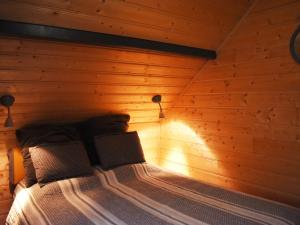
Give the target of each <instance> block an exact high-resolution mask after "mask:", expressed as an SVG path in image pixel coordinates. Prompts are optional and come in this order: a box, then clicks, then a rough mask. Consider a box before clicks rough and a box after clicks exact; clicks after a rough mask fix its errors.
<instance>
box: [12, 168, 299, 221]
mask: <svg viewBox="0 0 300 225" xmlns="http://www.w3.org/2000/svg"><path fill="white" fill-rule="evenodd" d="M7 224H8V225H13V224H32V225H44V224H45V225H50V224H52V225H58V224H61V225H69V224H73V225H79V224H82V225H89V224H118V225H119V224H120V225H122V224H142V225H150V224H193V225H206V224H218V225H220V224H231V225H232V224H239V225H242V224H246V225H247V224H249V225H250V224H270V225H287V224H290V225H292V224H295V225H296V224H300V211H299V210H298V209H296V208H292V207H288V206H285V205H282V204H279V203H275V202H271V201H266V200H263V199H259V198H254V197H253V196H249V195H244V194H241V193H236V192H230V191H227V190H224V189H220V188H216V187H212V186H209V185H207V184H203V183H200V182H198V181H195V180H192V179H189V178H186V177H183V176H179V175H177V174H173V173H170V172H166V171H165V170H161V169H160V168H157V167H155V166H152V165H149V164H147V163H143V164H134V165H126V166H121V167H118V168H116V169H113V170H109V171H105V172H104V171H102V170H101V169H100V168H95V175H94V176H89V177H81V178H73V179H67V180H63V181H56V182H52V183H49V184H47V185H46V186H44V187H42V188H40V187H39V186H38V185H37V184H36V185H34V186H32V187H30V188H27V189H26V188H24V187H23V185H22V183H21V184H19V185H18V186H17V188H16V193H15V200H14V203H13V206H12V208H11V210H10V213H9V215H8V217H7Z"/></svg>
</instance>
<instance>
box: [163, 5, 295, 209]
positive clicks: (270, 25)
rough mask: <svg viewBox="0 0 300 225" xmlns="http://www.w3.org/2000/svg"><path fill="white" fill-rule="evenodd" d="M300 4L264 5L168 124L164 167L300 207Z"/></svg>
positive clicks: (177, 104)
mask: <svg viewBox="0 0 300 225" xmlns="http://www.w3.org/2000/svg"><path fill="white" fill-rule="evenodd" d="M299 12H300V2H299V1H292V0H276V1H268V0H261V1H258V2H257V3H256V5H255V6H254V8H253V9H252V10H251V11H250V12H249V15H248V16H246V17H245V18H244V19H243V20H242V21H241V23H240V24H239V26H238V28H237V29H236V30H235V32H234V33H232V35H231V36H230V37H229V39H228V41H227V42H226V43H225V45H224V46H223V47H222V48H221V49H220V51H219V58H218V59H217V60H216V61H210V62H207V63H206V64H205V66H204V67H203V69H202V70H201V71H200V72H199V73H198V75H197V76H196V77H195V78H194V80H193V82H192V83H191V84H190V85H189V87H188V88H186V89H185V92H183V93H182V95H181V97H180V98H179V99H178V100H176V102H174V105H173V106H174V107H173V108H172V110H171V111H169V112H167V117H168V120H167V121H165V122H164V123H163V124H162V137H161V154H160V160H159V163H160V164H161V165H162V166H165V167H168V168H171V169H177V171H179V172H183V173H185V174H188V175H190V176H193V177H195V178H198V179H201V180H204V181H207V182H209V183H213V184H216V185H220V186H223V187H226V188H232V189H235V190H239V191H243V192H247V193H251V194H255V195H259V196H263V197H266V198H270V199H274V200H277V201H281V202H286V203H289V204H292V205H295V206H298V207H300V163H299V160H300V151H299V150H300V66H299V64H296V63H295V62H294V61H293V59H292V58H291V56H290V53H289V40H290V37H291V35H292V33H293V31H294V30H295V29H296V27H297V26H299V24H300V17H299V16H300V14H299Z"/></svg>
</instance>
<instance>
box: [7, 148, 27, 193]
mask: <svg viewBox="0 0 300 225" xmlns="http://www.w3.org/2000/svg"><path fill="white" fill-rule="evenodd" d="M8 160H9V186H10V190H11V191H12V190H13V189H14V187H15V185H16V184H17V183H18V182H19V181H21V180H22V179H23V177H24V175H25V172H24V167H23V157H22V153H21V150H20V148H13V149H10V150H9V151H8Z"/></svg>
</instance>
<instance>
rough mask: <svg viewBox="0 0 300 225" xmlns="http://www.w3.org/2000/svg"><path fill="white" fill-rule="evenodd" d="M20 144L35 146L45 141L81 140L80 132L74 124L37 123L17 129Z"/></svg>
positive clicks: (22, 145)
mask: <svg viewBox="0 0 300 225" xmlns="http://www.w3.org/2000/svg"><path fill="white" fill-rule="evenodd" d="M16 136H17V139H18V142H19V144H20V146H21V147H22V148H23V147H34V146H37V145H39V144H44V143H58V142H67V141H74V140H80V135H79V132H78V131H77V129H76V127H75V126H72V125H37V126H30V127H25V128H21V129H18V130H16Z"/></svg>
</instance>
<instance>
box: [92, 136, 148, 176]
mask: <svg viewBox="0 0 300 225" xmlns="http://www.w3.org/2000/svg"><path fill="white" fill-rule="evenodd" d="M95 146H96V150H97V153H98V156H99V161H100V163H101V167H102V168H103V169H104V170H108V169H112V168H114V167H117V166H120V165H125V164H132V163H140V162H145V158H144V153H143V149H142V146H141V143H140V139H139V136H138V134H137V132H136V131H134V132H128V133H122V134H112V135H105V136H103V135H102V136H97V137H95Z"/></svg>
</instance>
